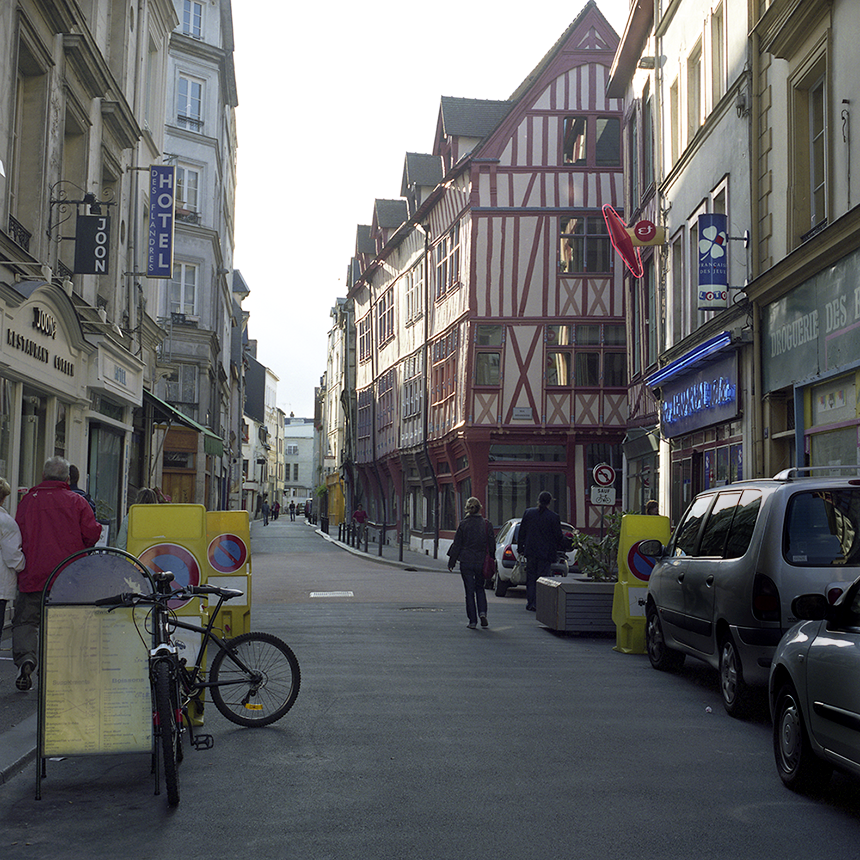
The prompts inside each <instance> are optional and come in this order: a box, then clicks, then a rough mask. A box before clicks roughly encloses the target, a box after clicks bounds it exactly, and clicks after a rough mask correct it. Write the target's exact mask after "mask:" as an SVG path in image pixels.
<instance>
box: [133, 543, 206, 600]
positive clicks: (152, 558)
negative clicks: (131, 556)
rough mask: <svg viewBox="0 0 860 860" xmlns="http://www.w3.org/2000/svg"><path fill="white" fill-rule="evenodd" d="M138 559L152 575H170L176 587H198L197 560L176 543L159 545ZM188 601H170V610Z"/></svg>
mask: <svg viewBox="0 0 860 860" xmlns="http://www.w3.org/2000/svg"><path fill="white" fill-rule="evenodd" d="M138 558H139V559H140V561H141V562H142V563H143V564H144V565H145V566H146V567H148V568H149V569H150V570H151V571H152V572H153V573H168V572H169V573H172V574H173V582H174V584H175V585H176V586H183V585H200V565H199V564H198V562H197V559H196V558H195V557H194V556H193V555H192V554H191V553H190V552H189V551H188V550H187V549H186V548H185V547H184V546H180V545H179V544H177V543H159V544H155V545H154V546H151V547H149V548H148V549H145V550H144V551H143V552H142V553H141V554H140V555H139V556H138ZM186 603H188V600H171V601H170V603H169V606H170V608H171V609H177V608H178V607H180V606H184V605H185V604H186Z"/></svg>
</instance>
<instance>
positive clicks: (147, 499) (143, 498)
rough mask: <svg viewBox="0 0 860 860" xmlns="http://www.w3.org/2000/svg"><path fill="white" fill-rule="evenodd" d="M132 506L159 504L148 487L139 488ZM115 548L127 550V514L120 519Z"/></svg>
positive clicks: (156, 497) (155, 495)
mask: <svg viewBox="0 0 860 860" xmlns="http://www.w3.org/2000/svg"><path fill="white" fill-rule="evenodd" d="M134 504H136V505H158V504H161V502H160V501H159V498H158V494H157V493H156V492H155V490H154V489H150V488H149V487H141V488H140V489H139V490H138V491H137V495H136V496H135V498H134ZM115 546H116V548H117V549H124V550H127V549H128V514H126V515H125V516H124V517H123V518H122V522H121V523H120V526H119V533H118V534H117V536H116V543H115Z"/></svg>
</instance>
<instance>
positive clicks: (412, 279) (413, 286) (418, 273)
mask: <svg viewBox="0 0 860 860" xmlns="http://www.w3.org/2000/svg"><path fill="white" fill-rule="evenodd" d="M404 285H405V287H404V297H403V298H404V308H405V319H404V322H405V323H406V324H407V325H408V324H409V323H411V322H413V321H414V320H416V319H418V318H419V317H421V315H422V314H423V313H424V263H423V261H422V262H420V263H419V264H418V265H417V266H415V267H414V268H412V269H410V270H409V271H408V272H407V273H406V275H405V276H404Z"/></svg>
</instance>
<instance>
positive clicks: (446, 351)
mask: <svg viewBox="0 0 860 860" xmlns="http://www.w3.org/2000/svg"><path fill="white" fill-rule="evenodd" d="M458 341H459V338H458V337H457V330H456V329H455V330H454V331H452V332H449V333H448V334H447V335H445V336H444V337H441V338H439V340H437V341H436V342H435V343H434V344H433V346H432V353H431V354H432V361H433V367H432V371H431V379H430V392H431V395H430V396H431V402H432V404H433V405H434V406H435V405H437V404H439V403H443V402H444V401H446V400H448V398H450V397H453V396H454V386H455V382H456V372H457V349H458Z"/></svg>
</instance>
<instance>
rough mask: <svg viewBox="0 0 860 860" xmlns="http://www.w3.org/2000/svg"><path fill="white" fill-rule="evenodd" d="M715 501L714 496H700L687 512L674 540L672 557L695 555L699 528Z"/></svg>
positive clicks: (671, 551) (671, 550)
mask: <svg viewBox="0 0 860 860" xmlns="http://www.w3.org/2000/svg"><path fill="white" fill-rule="evenodd" d="M713 500H714V497H713V496H712V495H708V496H699V497H698V498H697V499H695V501H694V502H693V504H692V505H690V509H689V510H688V511H687V513H686V515H685V516H684V519H683V520H681V524H680V525H679V526H678V530H677V531H676V532H675V537H674V538H673V539H672V547H671V549H670V554H671V555H693V554H694V552H695V548H696V542H697V539H698V537H699V528H700V526H701V525H702V519H703V518H704V516H705V514H706V513H707V512H708V508H709V507H710V505H711V502H712V501H713Z"/></svg>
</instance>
